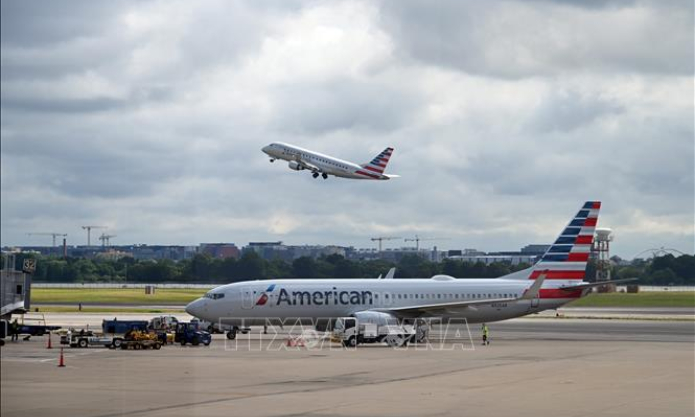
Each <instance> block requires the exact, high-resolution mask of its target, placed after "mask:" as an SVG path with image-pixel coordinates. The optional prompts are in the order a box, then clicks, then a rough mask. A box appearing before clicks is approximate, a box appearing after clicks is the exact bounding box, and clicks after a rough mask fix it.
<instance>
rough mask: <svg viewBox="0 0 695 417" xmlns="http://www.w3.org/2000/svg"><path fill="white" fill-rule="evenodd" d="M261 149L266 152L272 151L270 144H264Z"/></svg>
mask: <svg viewBox="0 0 695 417" xmlns="http://www.w3.org/2000/svg"><path fill="white" fill-rule="evenodd" d="M261 150H262V151H263V152H265V153H268V152H270V145H268V146H264V147H263V148H262V149H261Z"/></svg>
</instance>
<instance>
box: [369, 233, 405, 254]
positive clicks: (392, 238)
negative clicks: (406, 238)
mask: <svg viewBox="0 0 695 417" xmlns="http://www.w3.org/2000/svg"><path fill="white" fill-rule="evenodd" d="M396 239H402V238H400V237H394V236H379V237H373V238H372V242H379V252H381V243H382V242H383V241H384V240H396Z"/></svg>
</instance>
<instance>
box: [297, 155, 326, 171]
mask: <svg viewBox="0 0 695 417" xmlns="http://www.w3.org/2000/svg"><path fill="white" fill-rule="evenodd" d="M294 161H295V162H296V163H298V164H299V165H300V166H301V167H302V168H304V169H307V170H309V171H311V172H318V173H322V172H323V171H321V169H320V168H319V167H317V166H316V165H314V164H310V163H308V162H306V161H304V160H303V159H302V158H301V157H300V156H299V155H295V157H294Z"/></svg>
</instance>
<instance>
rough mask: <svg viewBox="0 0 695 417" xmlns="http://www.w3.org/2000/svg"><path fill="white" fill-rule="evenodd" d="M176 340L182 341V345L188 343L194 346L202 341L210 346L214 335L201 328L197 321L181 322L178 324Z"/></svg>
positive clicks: (177, 341)
mask: <svg viewBox="0 0 695 417" xmlns="http://www.w3.org/2000/svg"><path fill="white" fill-rule="evenodd" d="M174 342H176V343H181V346H185V345H186V344H187V343H190V344H192V345H193V346H197V345H199V344H201V343H202V344H204V345H205V346H208V345H210V343H212V336H211V335H210V333H208V332H206V331H205V330H199V329H198V325H197V323H179V324H178V325H177V326H176V335H175V336H174Z"/></svg>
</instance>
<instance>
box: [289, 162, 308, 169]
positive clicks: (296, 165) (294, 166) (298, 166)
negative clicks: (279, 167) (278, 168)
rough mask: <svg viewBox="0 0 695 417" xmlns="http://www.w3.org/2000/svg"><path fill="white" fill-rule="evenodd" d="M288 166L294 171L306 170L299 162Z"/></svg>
mask: <svg viewBox="0 0 695 417" xmlns="http://www.w3.org/2000/svg"><path fill="white" fill-rule="evenodd" d="M287 165H288V166H289V167H290V169H292V170H294V171H301V170H303V169H304V167H302V166H301V165H300V164H299V162H297V161H290V162H289V163H288V164H287Z"/></svg>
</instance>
